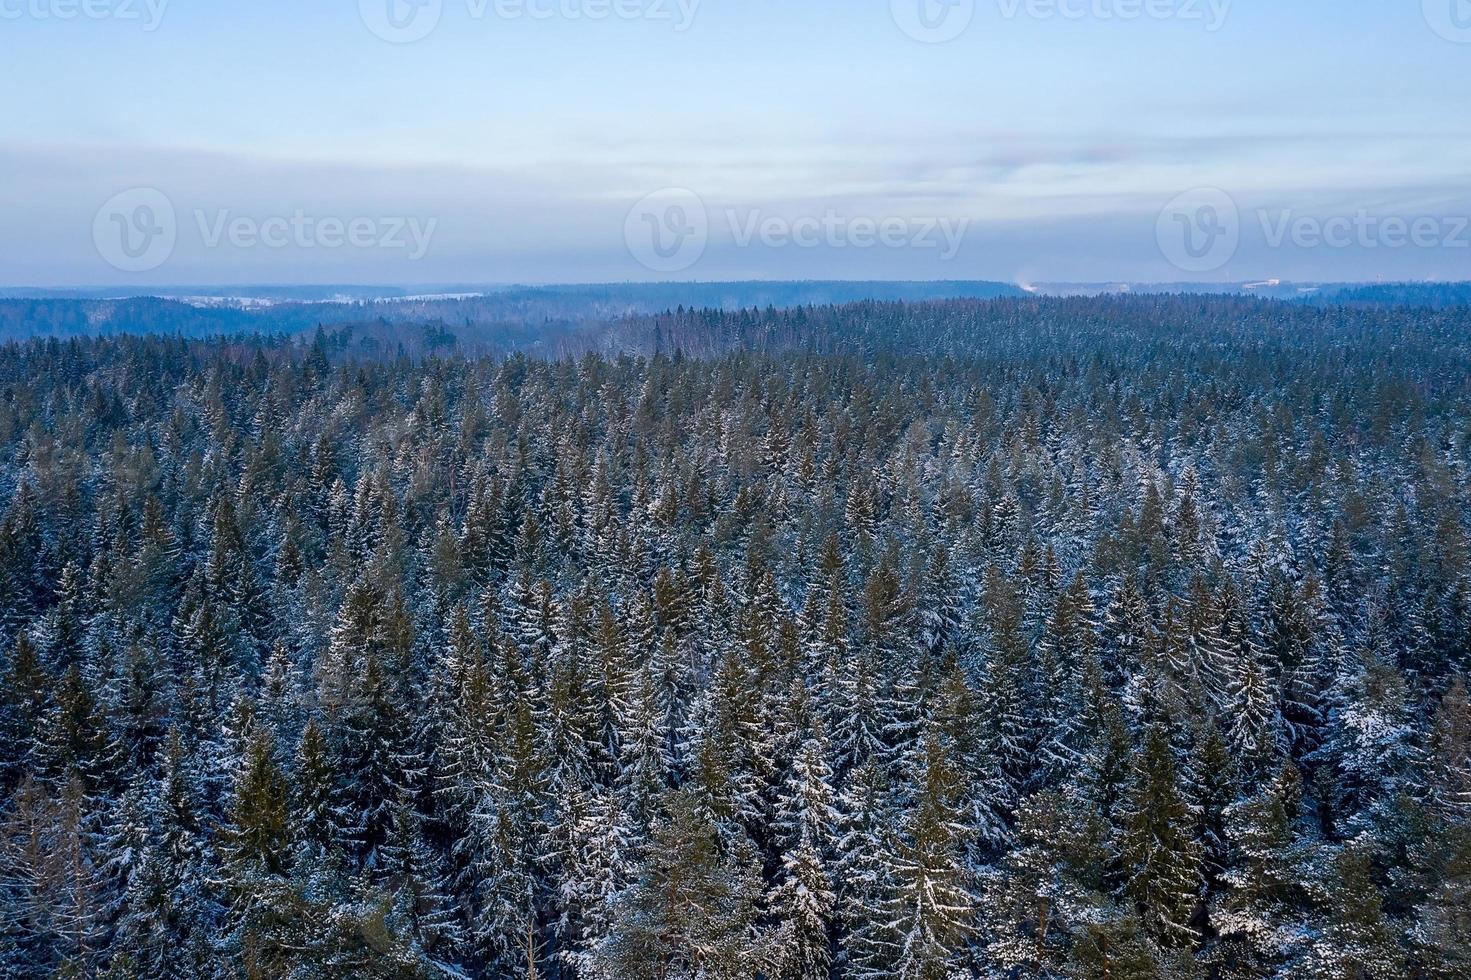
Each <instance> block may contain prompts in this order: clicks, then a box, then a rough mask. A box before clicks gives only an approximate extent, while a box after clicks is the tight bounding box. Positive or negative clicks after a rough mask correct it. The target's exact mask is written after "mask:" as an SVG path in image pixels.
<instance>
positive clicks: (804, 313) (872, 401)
mask: <svg viewBox="0 0 1471 980" xmlns="http://www.w3.org/2000/svg"><path fill="white" fill-rule="evenodd" d="M1467 316H1468V314H1467V312H1466V311H1465V310H1460V311H1456V310H1445V311H1440V312H1436V313H1430V312H1422V313H1416V314H1411V313H1405V312H1400V311H1394V310H1350V309H1342V308H1314V307H1303V306H1288V305H1285V304H1268V303H1256V302H1252V301H1248V300H1235V299H1212V298H1207V297H1184V298H1174V299H1149V300H1128V299H1106V300H1104V299H1100V300H1083V299H1079V300H1056V301H1033V300H1026V301H1017V300H998V301H993V302H986V303H978V302H952V303H941V304H934V305H917V306H911V305H902V304H883V303H868V304H860V305H857V306H852V307H843V308H811V309H803V310H790V311H776V310H769V311H767V312H764V313H757V312H728V313H717V312H710V311H704V312H676V313H671V314H667V315H662V316H657V317H647V318H639V319H632V320H624V321H620V322H618V323H616V324H613V325H610V326H609V327H607V328H605V329H602V330H600V331H597V332H595V333H593V334H590V335H589V337H588V338H587V342H586V344H585V347H586V348H588V350H587V351H586V352H583V353H577V352H575V351H569V353H570V354H572V355H574V356H568V357H564V358H562V359H542V360H533V359H529V358H526V357H524V356H512V357H509V358H503V359H498V360H491V359H467V358H462V357H457V356H444V357H438V358H409V357H395V356H392V355H391V354H388V355H387V356H381V357H375V358H367V359H365V358H360V357H355V356H352V353H351V352H350V351H348V350H346V349H344V348H341V347H339V348H337V349H334V348H333V346H332V344H331V339H330V337H329V336H328V335H326V334H319V335H318V336H317V339H316V341H315V342H313V343H309V344H304V345H298V344H295V343H292V342H289V341H286V340H279V339H278V340H252V341H244V340H241V341H232V342H224V341H220V342H208V343H206V342H192V341H184V340H179V339H162V338H132V337H122V338H115V339H107V340H72V341H57V340H51V341H37V342H33V343H29V344H26V345H22V346H11V347H8V348H4V349H3V350H0V393H3V397H0V493H3V499H4V504H5V506H4V513H3V517H0V649H3V651H4V652H3V655H0V673H3V680H0V794H3V804H0V974H3V975H5V976H15V977H49V976H69V977H71V976H103V977H109V978H125V977H128V978H130V977H140V978H141V977H216V976H218V977H227V976H228V977H236V976H244V977H270V978H275V977H294V978H317V977H364V976H380V977H414V976H424V977H431V976H451V977H453V976H473V977H493V978H502V977H532V976H536V977H542V978H546V977H553V978H569V980H570V978H661V980H662V978H685V977H688V978H695V977H700V978H717V977H719V978H727V977H728V978H743V977H749V978H757V977H760V978H771V980H788V978H790V980H799V978H800V980H816V978H829V977H842V978H880V977H904V978H913V980H940V978H950V977H1007V978H1010V977H1079V978H1096V977H1109V978H1115V980H1124V978H1146V977H1181V978H1184V977H1223V978H1224V977H1231V978H1247V977H1294V978H1297V977H1310V978H1318V977H1321V978H1341V977H1351V978H1374V980H1380V978H1410V977H1432V978H1456V977H1464V976H1467V975H1468V971H1471V963H1468V949H1471V945H1468V940H1471V708H1468V700H1467V693H1466V689H1465V683H1464V680H1465V675H1466V673H1467V670H1468V667H1471V568H1468V549H1471V540H1468V523H1467V522H1468V518H1471V499H1468V493H1471V490H1468V487H1471V482H1468V473H1471V470H1468V467H1471V411H1468V409H1471V350H1468V337H1471V331H1468V326H1471V325H1468V324H1467V322H1466V320H1467ZM630 352H632V353H630Z"/></svg>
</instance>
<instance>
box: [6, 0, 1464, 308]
mask: <svg viewBox="0 0 1471 980" xmlns="http://www.w3.org/2000/svg"><path fill="white" fill-rule="evenodd" d="M421 33H422V36H418V35H419V34H421ZM952 35H953V36H952ZM0 55H3V56H0V175H3V177H4V179H3V180H0V214H3V231H0V285H7V286H22V285H24V286H82V285H110V284H124V283H126V284H135V285H136V284H145V285H146V284H158V285H164V284H168V285H188V284H205V283H209V284H226V283H260V282H280V283H327V282H357V283H365V284H376V283H395V284H414V283H443V282H526V283H542V282H574V281H582V282H587V281H624V280H646V279H648V280H655V279H664V278H667V279H699V280H707V281H709V280H732V279H756V278H765V279H880V278H881V279H993V280H1004V281H1017V282H1032V281H1074V282H1085V281H1106V280H1132V281H1144V282H1167V281H1184V280H1190V281H1198V280H1221V281H1226V280H1246V279H1256V278H1268V277H1275V278H1282V279H1295V280H1318V281H1347V280H1375V279H1467V278H1471V230H1468V229H1467V221H1466V217H1465V216H1468V215H1471V114H1468V113H1467V112H1466V111H1465V105H1464V101H1465V80H1466V79H1467V78H1468V77H1471V3H1468V2H1467V0H1410V2H1405V3H1398V4H1384V3H1380V2H1372V0H1341V2H1329V0H1296V2H1294V3H1292V4H1290V5H1288V4H1281V3H1267V2H1265V0H1232V2H1227V0H1031V2H1027V0H860V2H853V0H846V2H843V0H808V2H805V3H801V4H795V3H790V2H781V0H741V2H739V3H737V2H734V0H699V2H696V0H329V2H325V3H320V4H312V5H306V4H299V3H288V2H286V0H261V2H258V3H255V4H251V5H249V6H235V5H228V6H227V5H224V4H220V3H198V2H195V3H191V2H186V0H173V2H167V0H86V2H85V6H83V0H0ZM163 202H166V204H165V203H163ZM165 206H166V207H167V209H168V210H169V211H170V212H171V214H170V215H169V216H168V218H169V220H168V222H167V229H166V230H167V231H168V235H167V236H164V235H162V234H161V233H162V231H164V230H165V225H164V222H163V218H164V215H163V214H162V210H163V208H164V207H165ZM1228 212H1229V213H1228ZM1172 234H1178V235H1181V236H1185V235H1189V236H1192V237H1191V238H1189V239H1185V238H1181V239H1179V240H1178V241H1172V239H1171V235H1172ZM109 235H121V236H124V237H123V238H122V239H121V241H122V242H123V243H124V244H126V243H127V242H129V241H134V243H135V244H136V245H138V248H137V249H124V250H123V251H122V252H119V251H117V249H116V247H115V246H116V242H113V243H111V244H110V243H109V237H108V236H109ZM129 235H142V236H144V237H142V238H136V239H129V238H128V237H127V236H129ZM641 236H648V237H641ZM145 245H146V246H147V247H146V248H144V246H145ZM164 246H167V247H166V248H165V247H164ZM135 251H136V252H137V254H133V252H135Z"/></svg>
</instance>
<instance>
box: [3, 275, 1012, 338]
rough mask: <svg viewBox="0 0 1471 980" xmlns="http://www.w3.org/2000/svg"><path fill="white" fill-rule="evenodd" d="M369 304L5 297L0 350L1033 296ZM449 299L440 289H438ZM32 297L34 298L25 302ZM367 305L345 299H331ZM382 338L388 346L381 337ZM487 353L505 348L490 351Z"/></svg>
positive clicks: (492, 292)
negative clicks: (53, 341) (137, 338)
mask: <svg viewBox="0 0 1471 980" xmlns="http://www.w3.org/2000/svg"><path fill="white" fill-rule="evenodd" d="M425 288H426V291H425V292H420V293H414V294H412V295H410V294H409V292H408V290H393V291H392V292H393V293H394V295H379V296H373V295H366V296H365V295H363V292H362V290H361V287H351V286H319V287H300V288H296V287H274V286H273V287H220V288H213V289H205V288H196V289H193V290H192V291H185V290H183V289H177V290H168V291H167V292H169V293H170V295H168V296H128V297H121V298H116V297H104V296H99V295H87V294H88V293H89V292H90V291H77V292H76V293H74V294H72V295H55V292H54V291H53V292H48V291H46V290H30V291H26V290H9V291H8V292H9V293H10V294H11V295H10V296H9V297H8V298H4V297H3V294H0V341H9V340H26V339H30V338H32V337H76V336H109V335H114V334H124V333H126V334H150V333H152V334H165V335H171V336H172V335H177V336H184V337H211V336H218V335H221V334H236V333H262V334H294V333H300V332H302V331H306V330H311V329H314V328H315V327H317V326H326V327H335V326H340V325H343V324H375V323H376V324H384V325H393V324H405V323H413V324H423V325H434V324H443V325H446V326H448V327H450V328H452V329H459V330H468V331H470V332H472V333H475V334H476V335H479V336H487V335H488V337H489V339H491V340H493V339H494V336H495V335H496V334H497V333H498V332H500V331H501V330H504V331H506V332H509V333H513V334H516V335H518V336H519V337H520V339H521V341H522V342H524V340H525V337H524V334H525V328H526V327H534V328H536V329H537V330H538V331H540V330H546V331H548V332H549V333H551V334H555V333H557V332H558V331H561V330H569V329H572V328H575V327H577V326H580V325H585V324H590V323H602V322H606V321H609V320H614V319H618V318H621V317H625V316H634V315H640V314H653V313H660V312H663V311H665V310H675V309H678V308H680V307H683V308H685V309H719V310H738V309H752V308H759V309H764V308H767V307H775V308H778V309H786V308H792V307H797V306H827V305H832V304H839V303H850V302H856V301H861V300H878V301H900V300H903V301H914V302H918V301H926V300H938V299H994V298H1002V297H1011V296H1018V297H1019V296H1023V295H1025V294H1024V293H1023V292H1022V290H1020V289H1019V288H1017V287H1015V286H1011V285H1008V284H1006V283H996V282H735V283H607V284H592V285H579V286H510V287H506V286H498V287H482V288H481V289H479V290H477V289H476V287H467V286H452V287H433V291H427V290H428V287H425ZM441 290H442V291H441ZM21 294H26V295H21ZM340 296H352V297H362V298H354V299H350V300H346V301H342V300H332V299H324V297H340ZM385 340H386V338H385ZM491 346H497V344H495V343H492V345H491Z"/></svg>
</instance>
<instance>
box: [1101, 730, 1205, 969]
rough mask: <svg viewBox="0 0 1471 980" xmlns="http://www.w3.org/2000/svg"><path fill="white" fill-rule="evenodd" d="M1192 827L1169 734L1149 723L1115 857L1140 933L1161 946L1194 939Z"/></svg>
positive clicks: (1197, 885) (1196, 869)
mask: <svg viewBox="0 0 1471 980" xmlns="http://www.w3.org/2000/svg"><path fill="white" fill-rule="evenodd" d="M1194 823H1195V818H1194V815H1193V814H1192V813H1191V812H1190V807H1189V803H1188V801H1187V799H1186V796H1185V793H1184V790H1183V788H1182V785H1181V779H1180V771H1179V765H1178V762H1177V761H1176V759H1175V756H1174V750H1173V749H1172V748H1171V745H1170V738H1169V733H1168V732H1167V731H1166V729H1165V728H1164V726H1163V725H1160V724H1155V725H1151V726H1150V728H1149V729H1148V730H1147V731H1146V732H1145V733H1144V744H1143V746H1142V747H1141V750H1140V752H1139V754H1138V757H1137V760H1136V762H1135V764H1134V778H1133V783H1132V785H1131V787H1130V789H1129V794H1128V797H1127V799H1126V801H1125V803H1124V812H1123V835H1122V839H1121V840H1120V858H1121V861H1122V864H1123V867H1124V870H1125V873H1126V875H1127V883H1126V885H1125V893H1126V894H1127V895H1128V897H1129V898H1130V899H1131V900H1132V901H1133V902H1134V904H1135V906H1136V907H1137V909H1138V911H1139V918H1140V921H1141V922H1142V923H1143V926H1144V928H1145V930H1146V931H1147V932H1148V933H1149V934H1150V935H1151V936H1153V937H1154V938H1155V939H1156V940H1158V941H1159V942H1160V943H1161V944H1163V945H1164V946H1165V947H1181V946H1186V945H1188V944H1190V943H1192V942H1194V940H1195V939H1196V935H1197V934H1196V930H1195V929H1194V927H1193V926H1192V925H1191V922H1192V920H1193V918H1194V916H1195V907H1196V903H1197V901H1198V900H1199V895H1200V889H1201V884H1202V880H1201V856H1200V851H1199V847H1198V845H1197V844H1196V841H1195V837H1194V833H1193V827H1194Z"/></svg>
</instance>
